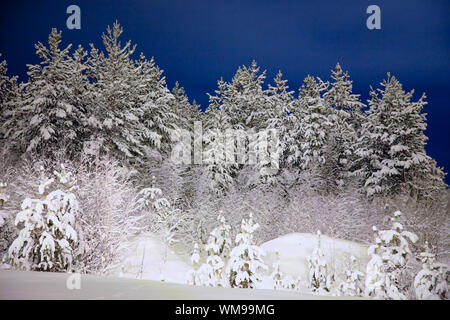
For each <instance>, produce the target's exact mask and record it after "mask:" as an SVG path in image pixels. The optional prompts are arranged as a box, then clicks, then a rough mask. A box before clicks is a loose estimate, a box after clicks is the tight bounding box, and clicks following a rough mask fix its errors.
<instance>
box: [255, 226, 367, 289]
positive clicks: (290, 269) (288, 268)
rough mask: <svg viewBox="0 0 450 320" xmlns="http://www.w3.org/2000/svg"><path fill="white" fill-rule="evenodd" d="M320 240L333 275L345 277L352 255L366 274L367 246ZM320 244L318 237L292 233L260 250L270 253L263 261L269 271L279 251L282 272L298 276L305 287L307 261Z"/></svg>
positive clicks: (327, 239) (349, 242)
mask: <svg viewBox="0 0 450 320" xmlns="http://www.w3.org/2000/svg"><path fill="white" fill-rule="evenodd" d="M320 239H321V247H322V250H323V253H324V255H325V257H326V258H327V259H328V260H327V261H328V264H329V266H330V270H331V272H333V273H334V274H337V275H343V274H344V273H345V270H347V269H348V267H349V262H350V256H352V255H353V256H354V257H355V258H356V259H357V260H358V265H357V266H358V267H359V270H363V271H365V270H364V269H365V266H366V265H367V262H368V261H369V257H368V255H367V246H365V245H363V244H360V243H356V242H351V241H347V240H342V239H334V238H330V237H327V236H324V235H321V236H320ZM317 243H318V237H317V235H316V234H310V233H290V234H287V235H284V236H281V237H279V238H276V239H274V240H270V241H268V242H265V243H263V244H262V245H261V248H262V249H263V250H264V251H265V252H266V254H267V255H266V257H265V259H264V261H265V263H266V264H267V265H269V271H270V272H271V271H272V265H273V263H274V262H275V259H276V252H278V253H279V258H280V270H281V272H283V274H285V275H290V276H291V277H293V278H297V277H298V276H299V277H300V279H301V280H302V284H305V280H306V279H308V274H309V269H308V264H307V262H306V258H307V257H308V256H309V255H311V254H312V251H313V250H314V248H315V247H316V246H317Z"/></svg>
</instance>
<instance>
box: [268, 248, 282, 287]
mask: <svg viewBox="0 0 450 320" xmlns="http://www.w3.org/2000/svg"><path fill="white" fill-rule="evenodd" d="M272 267H273V271H272V274H271V276H270V277H271V278H272V280H273V289H274V290H279V289H281V288H283V273H282V272H281V270H280V255H279V253H278V251H277V252H276V257H275V263H274V264H273V266H272Z"/></svg>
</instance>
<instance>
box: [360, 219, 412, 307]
mask: <svg viewBox="0 0 450 320" xmlns="http://www.w3.org/2000/svg"><path fill="white" fill-rule="evenodd" d="M401 215H402V213H401V212H400V211H396V212H394V215H393V217H392V218H391V219H392V229H391V230H382V231H379V232H378V231H377V229H376V228H374V231H375V237H376V239H375V241H376V245H374V246H371V247H369V251H368V253H369V255H371V256H372V259H371V261H369V264H368V265H367V276H366V293H367V294H368V295H369V296H373V297H378V298H383V299H394V300H404V299H406V296H405V294H404V292H405V291H406V290H407V288H403V287H401V284H400V279H401V277H402V276H403V275H404V273H405V272H406V271H405V267H406V263H407V260H408V258H409V257H410V255H411V250H410V248H409V242H412V243H415V242H416V241H417V240H418V237H417V235H415V234H414V233H412V232H409V231H405V230H404V229H403V225H402V224H401V223H400V222H399V219H400V217H401Z"/></svg>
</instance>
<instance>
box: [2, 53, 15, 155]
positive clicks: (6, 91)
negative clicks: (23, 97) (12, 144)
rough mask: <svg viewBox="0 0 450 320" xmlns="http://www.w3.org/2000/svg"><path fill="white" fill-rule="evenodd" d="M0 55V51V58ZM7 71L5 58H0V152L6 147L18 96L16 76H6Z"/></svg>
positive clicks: (5, 149)
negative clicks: (0, 147) (0, 59)
mask: <svg viewBox="0 0 450 320" xmlns="http://www.w3.org/2000/svg"><path fill="white" fill-rule="evenodd" d="M1 56H2V54H1V53H0V58H1ZM7 72H8V67H7V63H6V60H2V61H1V62H0V143H2V142H3V143H2V146H4V148H2V149H3V150H1V151H0V152H4V151H7V149H8V145H7V144H6V136H7V134H8V135H9V133H8V129H11V128H12V127H13V123H14V121H11V120H10V118H14V109H15V108H14V107H15V102H16V100H17V99H18V98H19V97H20V91H19V87H18V85H17V77H12V78H10V77H8V76H7Z"/></svg>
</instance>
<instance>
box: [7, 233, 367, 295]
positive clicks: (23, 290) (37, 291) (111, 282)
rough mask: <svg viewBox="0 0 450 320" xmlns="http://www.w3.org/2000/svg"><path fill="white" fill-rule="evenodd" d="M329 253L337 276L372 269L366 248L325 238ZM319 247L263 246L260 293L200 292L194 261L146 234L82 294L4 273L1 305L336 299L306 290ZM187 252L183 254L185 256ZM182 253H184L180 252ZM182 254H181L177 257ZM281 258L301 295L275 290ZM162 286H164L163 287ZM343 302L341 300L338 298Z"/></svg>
mask: <svg viewBox="0 0 450 320" xmlns="http://www.w3.org/2000/svg"><path fill="white" fill-rule="evenodd" d="M321 243H322V248H323V250H324V253H325V255H326V256H327V257H330V260H329V264H330V266H331V269H332V271H335V272H336V271H337V273H338V274H339V273H343V272H344V269H345V267H346V264H347V263H348V260H349V257H350V255H353V256H355V257H356V258H357V259H358V260H359V261H360V264H361V266H364V265H365V264H366V263H367V260H368V257H367V248H366V246H364V245H361V244H358V243H354V242H350V241H345V240H340V239H333V238H329V237H327V236H321ZM315 246H317V235H313V234H304V233H292V234H288V235H285V236H282V237H279V238H277V239H274V240H271V241H268V242H266V243H263V244H262V245H261V248H262V249H263V250H264V251H265V252H266V256H265V258H264V262H265V263H266V264H267V265H268V266H269V270H268V273H267V274H266V275H264V276H263V280H262V282H261V283H260V284H259V285H258V286H257V288H258V289H255V290H251V289H230V288H211V287H195V286H190V285H187V284H186V279H187V277H186V275H187V273H188V271H189V270H190V269H191V268H192V267H191V264H190V261H189V256H188V255H186V254H181V253H176V252H175V251H177V250H176V249H175V251H174V250H172V249H168V250H167V258H166V261H165V263H164V256H165V255H166V252H165V249H164V245H163V244H162V243H161V242H160V241H159V240H158V239H157V238H156V237H155V236H153V235H151V234H142V235H140V236H137V237H135V238H133V239H131V240H130V246H129V248H130V249H129V251H127V252H126V253H124V255H123V256H122V262H121V264H120V267H118V268H117V269H116V270H114V272H113V273H112V275H111V276H103V277H102V276H93V275H82V276H81V289H80V290H69V289H67V287H66V281H67V278H68V277H69V275H68V274H64V273H46V272H20V271H9V270H3V271H0V299H332V298H336V297H333V296H330V295H326V296H322V295H317V294H314V293H312V292H311V291H310V290H309V288H307V283H306V280H307V277H308V269H307V263H306V257H307V256H308V255H310V254H311V253H312V251H313V249H314V248H315ZM181 251H183V250H181ZM181 251H180V252H181ZM177 252H178V251H177ZM276 252H279V257H280V269H281V271H282V272H283V274H284V275H285V276H291V277H293V278H296V277H298V276H300V278H301V280H302V282H301V283H302V287H301V288H300V290H299V291H293V290H277V291H275V290H272V288H273V282H272V279H271V278H270V276H269V275H270V273H271V272H272V264H273V263H274V262H275V256H276V254H275V253H276ZM161 280H163V281H161ZM339 298H342V297H339Z"/></svg>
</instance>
